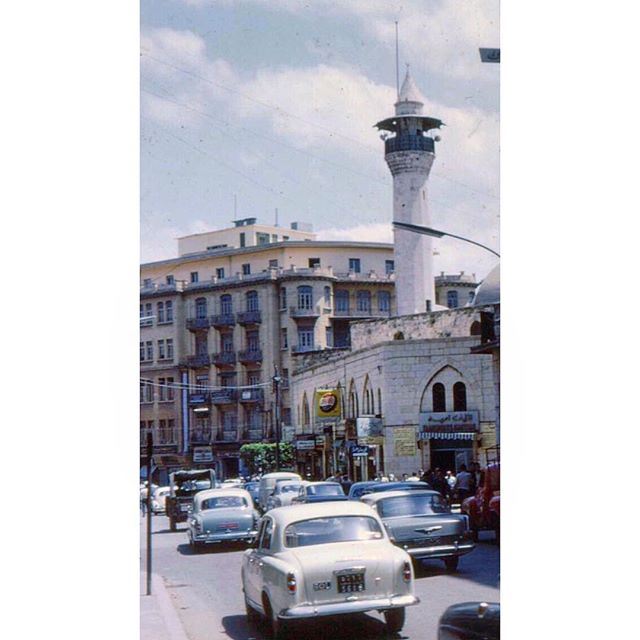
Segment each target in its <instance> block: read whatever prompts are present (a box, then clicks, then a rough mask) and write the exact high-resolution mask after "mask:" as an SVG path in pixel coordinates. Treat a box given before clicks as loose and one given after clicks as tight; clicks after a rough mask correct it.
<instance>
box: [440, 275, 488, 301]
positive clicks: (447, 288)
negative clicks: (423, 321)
mask: <svg viewBox="0 0 640 640" xmlns="http://www.w3.org/2000/svg"><path fill="white" fill-rule="evenodd" d="M435 285H436V304H437V305H440V306H441V307H447V308H448V309H457V308H458V307H465V306H467V305H469V304H472V303H473V298H474V295H475V290H476V288H477V287H478V282H476V274H475V273H473V274H468V273H465V272H464V271H461V272H460V273H455V274H452V273H445V272H444V271H441V272H440V275H439V276H436V279H435Z"/></svg>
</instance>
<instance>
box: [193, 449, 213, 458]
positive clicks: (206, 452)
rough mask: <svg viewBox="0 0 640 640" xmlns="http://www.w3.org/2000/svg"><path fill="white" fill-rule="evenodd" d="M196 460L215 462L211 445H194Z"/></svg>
mask: <svg viewBox="0 0 640 640" xmlns="http://www.w3.org/2000/svg"><path fill="white" fill-rule="evenodd" d="M193 461H194V462H213V449H211V447H193Z"/></svg>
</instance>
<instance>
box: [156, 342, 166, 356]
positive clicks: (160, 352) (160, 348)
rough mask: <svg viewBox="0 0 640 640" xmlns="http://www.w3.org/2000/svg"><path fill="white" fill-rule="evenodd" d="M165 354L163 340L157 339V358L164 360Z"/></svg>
mask: <svg viewBox="0 0 640 640" xmlns="http://www.w3.org/2000/svg"><path fill="white" fill-rule="evenodd" d="M165 355H166V353H165V350H164V340H158V360H164V358H165Z"/></svg>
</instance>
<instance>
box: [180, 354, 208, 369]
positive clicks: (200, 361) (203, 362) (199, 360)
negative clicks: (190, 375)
mask: <svg viewBox="0 0 640 640" xmlns="http://www.w3.org/2000/svg"><path fill="white" fill-rule="evenodd" d="M186 363H187V366H188V367H208V366H209V365H210V364H211V358H210V357H209V354H208V353H205V354H203V355H199V356H187V359H186Z"/></svg>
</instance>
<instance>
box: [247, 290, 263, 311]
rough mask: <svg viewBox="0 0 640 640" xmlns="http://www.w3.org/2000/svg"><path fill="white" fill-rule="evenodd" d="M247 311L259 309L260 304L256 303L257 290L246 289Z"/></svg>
mask: <svg viewBox="0 0 640 640" xmlns="http://www.w3.org/2000/svg"><path fill="white" fill-rule="evenodd" d="M246 297H247V311H260V304H259V303H258V292H257V291H247V296H246Z"/></svg>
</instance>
